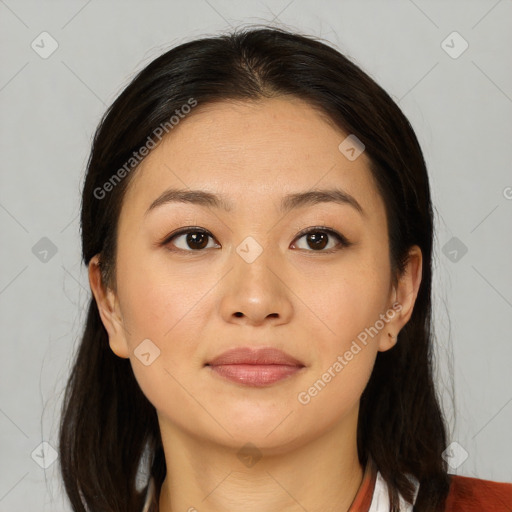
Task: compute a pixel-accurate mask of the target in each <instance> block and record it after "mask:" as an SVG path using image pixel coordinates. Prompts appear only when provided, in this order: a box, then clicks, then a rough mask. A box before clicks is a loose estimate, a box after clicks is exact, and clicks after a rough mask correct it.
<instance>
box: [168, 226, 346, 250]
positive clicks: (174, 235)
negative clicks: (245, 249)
mask: <svg viewBox="0 0 512 512" xmlns="http://www.w3.org/2000/svg"><path fill="white" fill-rule="evenodd" d="M189 233H202V234H204V235H207V236H209V237H211V238H212V239H213V238H214V237H213V235H212V234H211V233H210V232H209V231H207V230H205V229H202V228H199V227H194V226H191V227H188V228H183V229H181V230H179V231H178V232H176V233H172V234H171V235H169V236H168V237H166V238H165V239H164V240H163V241H162V242H161V243H160V245H162V246H167V245H169V244H170V243H171V241H172V240H174V239H175V238H177V237H179V236H181V235H187V234H189ZM310 233H324V234H327V235H330V236H332V237H334V238H336V239H337V240H338V242H339V245H340V246H341V247H339V246H338V247H334V248H331V249H328V250H323V249H321V250H317V251H315V250H313V249H310V250H308V249H300V250H305V251H306V252H314V253H315V252H316V253H327V254H331V253H333V252H336V251H339V250H340V249H341V248H347V247H350V246H351V245H353V242H350V241H349V240H348V239H347V238H346V237H345V236H344V235H342V234H341V233H338V232H337V231H336V230H335V229H334V228H329V227H327V226H314V227H311V228H308V229H306V230H304V231H301V232H300V233H299V234H298V235H297V237H296V238H295V240H298V239H300V238H302V237H304V236H306V235H309V234H310ZM169 250H171V251H175V252H189V253H194V252H203V251H205V250H206V249H189V250H187V249H180V248H174V249H169Z"/></svg>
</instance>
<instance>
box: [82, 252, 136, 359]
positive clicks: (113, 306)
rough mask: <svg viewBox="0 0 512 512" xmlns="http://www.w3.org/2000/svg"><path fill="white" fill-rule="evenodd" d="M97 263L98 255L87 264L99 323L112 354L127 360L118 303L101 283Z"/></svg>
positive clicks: (113, 294)
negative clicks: (105, 333) (104, 331)
mask: <svg viewBox="0 0 512 512" xmlns="http://www.w3.org/2000/svg"><path fill="white" fill-rule="evenodd" d="M99 261H100V260H99V255H98V254H97V255H95V256H93V257H92V258H91V260H90V262H89V285H90V287H91V291H92V293H93V295H94V299H95V300H96V304H97V306H98V311H99V313H100V317H101V321H102V323H103V325H104V326H105V329H106V331H107V333H108V339H109V345H110V348H111V349H112V352H114V354H116V355H117V356H119V357H122V358H128V357H129V353H130V351H129V348H128V343H127V340H126V335H125V334H126V333H125V330H124V326H123V319H122V316H121V311H120V309H119V302H118V300H117V297H116V295H115V293H114V291H113V290H111V289H110V288H109V287H107V286H106V285H105V284H104V283H103V280H102V276H101V268H100V265H99Z"/></svg>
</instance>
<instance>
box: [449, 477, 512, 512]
mask: <svg viewBox="0 0 512 512" xmlns="http://www.w3.org/2000/svg"><path fill="white" fill-rule="evenodd" d="M445 511H446V512H487V511H489V512H491V511H492V512H511V511H512V483H502V482H492V481H490V480H481V479H479V478H470V477H466V476H455V475H452V476H451V484H450V493H449V494H448V498H447V500H446V507H445Z"/></svg>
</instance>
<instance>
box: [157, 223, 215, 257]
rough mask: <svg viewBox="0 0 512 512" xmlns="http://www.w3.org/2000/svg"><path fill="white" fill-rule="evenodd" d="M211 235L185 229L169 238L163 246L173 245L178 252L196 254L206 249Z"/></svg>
mask: <svg viewBox="0 0 512 512" xmlns="http://www.w3.org/2000/svg"><path fill="white" fill-rule="evenodd" d="M210 238H212V239H213V237H212V235H211V234H210V233H208V232H207V231H204V230H202V229H186V230H182V231H180V232H179V233H176V234H174V235H172V236H171V237H169V238H168V239H167V240H166V241H165V242H164V245H169V244H171V245H173V246H174V247H177V248H178V249H179V250H182V251H188V252H198V251H201V250H203V249H207V248H210V247H208V244H209V239H210Z"/></svg>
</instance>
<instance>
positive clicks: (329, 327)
mask: <svg viewBox="0 0 512 512" xmlns="http://www.w3.org/2000/svg"><path fill="white" fill-rule="evenodd" d="M346 136H347V134H346V133H343V132H342V131H340V130H339V129H338V128H336V127H334V126H333V124H332V123H330V122H328V120H327V119H326V118H325V117H324V116H322V115H321V114H320V113H319V112H318V111H317V110H314V109H313V108H312V107H310V106H309V105H308V104H307V103H304V102H303V101H301V100H299V99H296V98H284V97H280V98H274V99H265V100H259V101H252V102H232V101H230V102H228V101H224V102H220V103H216V104H211V105H206V106H202V107H201V106H198V107H197V108H196V109H195V110H194V111H193V113H192V114H190V115H189V116H188V117H187V118H186V119H185V120H183V121H181V122H180V124H179V125H178V126H177V127H175V128H174V129H173V131H172V132H171V133H170V134H169V135H168V136H167V138H165V139H163V141H162V143H161V144H160V145H159V146H158V147H157V148H156V149H154V150H153V151H152V152H151V153H150V154H149V155H148V156H147V157H146V159H145V160H144V161H143V162H142V164H141V166H140V167H139V168H138V169H137V171H136V174H135V175H134V176H133V181H132V182H131V183H130V186H129V187H128V190H127V192H126V195H125V198H124V202H123V206H122V210H121V214H120V219H119V233H118V252H117V258H116V272H117V276H116V277H117V280H116V288H115V289H116V291H115V292H114V291H113V289H110V288H109V287H107V286H106V285H105V284H104V283H102V282H101V279H100V272H99V268H98V258H97V257H95V258H93V260H92V261H91V263H90V265H89V279H90V285H91V289H92V291H93V294H94V297H95V299H96V301H97V303H98V307H99V311H100V315H101V319H102V321H103V324H104V325H105V328H106V330H107V332H108V335H109V344H110V347H111V349H112V351H113V352H114V353H115V354H117V355H118V356H119V357H121V358H130V361H131V364H132V368H133V371H134V374H135V377H136V379H137V381H138V383H139V385H140V387H141V389H142V391H143V392H144V394H145V395H146V396H147V398H148V400H149V401H150V402H151V403H152V404H153V405H154V407H155V408H156V410H157V413H158V419H159V425H160V429H161V434H162V440H163V446H164V451H165V457H166V464H167V476H166V479H165V481H164V483H163V486H162V491H161V495H160V511H161V512H171V511H173V512H177V511H187V510H194V509H193V508H191V507H194V508H195V509H197V510H198V511H200V512H213V511H216V512H220V511H223V512H225V511H235V510H245V511H248V512H252V511H258V512H260V511H261V510H265V511H267V512H283V511H286V512H288V511H299V510H300V511H303V510H304V509H306V510H308V511H310V512H320V511H323V512H325V511H330V510H332V511H334V510H336V511H340V510H348V508H349V506H350V504H351V503H352V501H353V499H354V497H355V495H356V493H357V490H358V488H359V485H360V483H361V479H362V475H363V469H364V468H362V467H361V465H360V464H359V461H358V457H357V447H356V432H357V419H358V412H359V400H360V397H361V394H362V392H363V390H364V388H365V386H366V384H367V382H368V379H369V378H370V375H371V372H372V369H373V365H374V362H375V358H376V356H377V352H378V351H386V350H389V349H391V348H392V347H393V346H394V343H395V341H396V338H394V339H392V338H390V337H389V336H388V333H391V334H392V335H393V336H396V335H397V334H398V332H399V331H400V329H401V328H402V327H403V326H404V325H405V324H406V323H407V321H408V320H409V318H410V316H411V314H412V310H413V306H414V302H415V300H416V296H417V292H418V288H419V285H420V280H421V251H420V249H419V248H418V247H417V246H414V247H412V248H411V250H410V258H409V262H408V264H407V267H406V271H405V273H404V274H403V275H402V276H400V279H399V282H398V286H396V287H394V286H393V284H392V275H391V266H390V261H389V258H388V254H389V245H388V233H387V221H386V214H385V209H384V203H383V201H382V198H381V197H380V195H379V194H378V192H377V188H376V186H375V183H374V182H373V178H372V176H371V174H370V171H369V167H368V165H369V160H368V158H367V156H366V154H365V153H364V152H363V153H362V154H361V156H359V157H358V158H357V159H356V160H354V161H349V160H348V159H347V158H346V157H345V156H344V155H343V154H342V153H341V152H340V150H339V149H338V145H339V144H340V142H341V141H342V140H343V139H344V138H345V137H346ZM330 186H337V187H339V188H342V189H343V190H345V191H346V192H348V193H349V194H351V195H352V196H353V197H355V198H356V200H357V201H358V202H359V203H360V205H361V206H362V207H363V209H364V212H365V215H364V216H363V215H361V214H360V213H358V212H357V210H356V209H354V208H352V207H351V206H349V205H341V204H337V203H319V204H315V205H306V206H302V207H301V208H298V209H296V210H292V211H290V212H289V213H287V214H285V215H283V214H281V213H280V212H279V210H278V205H279V202H280V200H281V197H282V196H283V195H285V194H287V193H292V192H302V191H307V190H311V189H312V188H327V187H330ZM169 187H178V188H182V189H187V188H190V189H201V190H207V191H209V192H214V193H218V194H225V195H226V197H227V199H229V200H230V201H231V202H232V203H233V205H234V206H233V209H232V210H231V211H230V212H226V211H224V210H222V209H214V208H209V207H206V206H200V205H196V204H187V203H168V204H165V205H161V206H160V207H158V208H155V209H154V210H152V211H151V212H150V213H148V214H147V215H145V212H146V210H147V209H148V207H149V205H150V204H151V203H152V202H153V201H154V200H155V199H156V198H157V197H158V196H159V195H160V194H161V193H162V192H163V191H164V190H166V189H167V188H169ZM185 226H197V227H201V228H203V229H205V230H207V231H209V232H210V233H211V235H212V238H207V240H208V246H207V248H204V249H201V248H200V249H197V248H195V247H197V245H196V246H194V245H192V246H191V245H187V243H186V235H182V236H178V237H177V238H175V239H174V240H173V241H172V242H170V243H168V244H167V246H161V245H158V242H159V241H160V240H162V239H164V238H165V237H166V235H169V234H171V233H172V232H173V231H177V230H178V229H179V228H182V227H185ZM312 226H327V227H331V228H334V229H335V230H336V231H338V232H339V233H341V234H343V235H344V236H345V237H346V238H348V240H349V241H350V242H352V243H353V245H351V246H349V247H343V246H340V245H338V244H339V242H338V241H337V240H336V238H334V237H332V236H329V238H328V246H327V247H325V248H323V249H322V248H320V249H316V248H315V245H313V244H311V243H308V238H307V237H306V236H301V237H300V238H298V237H297V235H298V234H299V232H300V231H301V230H303V229H305V228H309V227H312ZM317 233H318V231H317ZM248 236H251V237H253V238H254V239H255V240H256V241H257V242H258V243H259V244H260V246H261V247H262V248H263V252H262V253H261V254H260V256H259V257H258V258H256V259H255V260H254V261H253V262H252V263H248V262H247V261H245V260H244V259H243V258H242V257H241V256H240V255H239V254H238V253H237V251H236V248H237V247H238V246H239V245H240V243H241V242H242V241H243V240H244V239H245V238H246V237H248ZM173 244H174V245H173ZM204 244H206V242H204ZM199 245H200V244H199ZM194 248H195V249H194ZM172 249H174V251H173V250H172ZM179 249H181V252H180V250H179ZM330 249H333V251H331V252H325V251H329V250H330ZM187 251H188V252H187ZM322 251H323V252H322ZM395 300H396V301H397V302H398V303H399V304H400V305H401V309H400V311H399V312H396V311H395V314H394V316H393V318H392V319H391V320H389V322H387V323H386V324H385V327H384V328H383V329H381V330H380V331H379V333H378V335H375V336H374V337H373V338H371V337H369V340H368V344H367V345H366V346H363V345H361V346H363V348H362V350H361V351H360V352H358V353H357V355H355V356H354V358H353V359H352V360H351V361H350V362H349V363H348V364H347V365H346V366H345V367H344V368H343V370H342V371H341V372H339V373H337V374H336V376H335V377H334V378H332V379H331V381H330V382H329V383H328V384H327V385H326V386H325V387H324V388H323V389H322V390H321V392H319V393H318V394H317V395H316V396H314V397H312V398H311V400H310V402H309V403H308V404H307V405H303V404H302V403H300V402H299V400H298V399H297V397H298V394H299V393H300V392H301V391H302V392H303V391H307V390H308V389H309V388H310V387H311V386H312V384H313V383H314V382H315V381H317V380H318V379H320V378H321V377H322V374H324V373H325V372H326V370H327V369H328V368H329V367H332V365H333V363H334V362H335V361H336V360H337V358H338V356H339V355H343V354H344V353H345V352H346V351H347V350H348V349H349V348H350V346H351V344H352V342H353V341H354V340H356V338H357V335H358V334H359V333H361V332H362V331H364V329H365V328H368V327H370V326H373V325H374V324H375V322H376V320H378V319H379V315H380V314H385V313H386V312H387V311H388V310H390V308H391V307H392V304H393V303H394V302H395ZM237 313H238V314H237ZM145 339H150V340H151V342H152V343H153V344H154V346H157V347H158V349H159V350H160V355H159V357H157V358H156V359H155V360H154V361H153V362H152V363H151V364H150V365H148V366H146V365H144V364H143V363H141V361H140V360H139V358H138V357H137V356H136V355H135V354H134V350H135V349H136V348H137V347H138V345H139V344H140V343H141V342H142V340H145ZM247 345H249V346H272V347H277V348H280V349H282V350H284V351H285V352H287V353H289V354H290V355H292V356H293V357H295V358H297V359H299V360H300V361H302V362H303V364H304V365H305V368H303V369H302V370H301V371H300V372H299V373H297V374H295V375H294V376H292V377H289V378H287V379H285V380H283V381H280V382H277V383H275V384H272V385H270V386H267V387H263V388H255V387H249V386H245V385H243V384H238V383H234V382H231V381H228V380H224V379H223V378H221V377H219V376H218V375H216V374H212V372H211V371H210V369H209V368H208V367H205V366H204V365H205V363H206V362H207V361H208V360H210V359H211V358H213V357H214V356H216V355H219V354H220V353H222V352H224V351H225V350H227V349H230V348H233V347H236V346H247ZM248 442H250V443H252V444H253V445H255V446H256V447H257V450H258V453H259V455H261V458H260V459H259V460H258V461H257V462H256V463H255V464H254V465H252V466H250V467H249V466H248V465H246V464H244V463H243V461H241V460H240V459H239V458H238V457H237V453H238V452H239V451H240V449H241V448H242V447H243V446H244V445H246V443H248Z"/></svg>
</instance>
